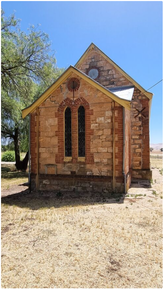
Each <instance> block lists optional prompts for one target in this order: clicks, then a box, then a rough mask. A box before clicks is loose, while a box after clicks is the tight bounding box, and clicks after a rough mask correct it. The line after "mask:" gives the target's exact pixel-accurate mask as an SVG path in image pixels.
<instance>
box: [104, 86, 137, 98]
mask: <svg viewBox="0 0 163 289" xmlns="http://www.w3.org/2000/svg"><path fill="white" fill-rule="evenodd" d="M107 89H108V90H109V91H110V92H112V93H114V94H115V95H116V96H118V97H119V98H121V99H124V100H128V101H131V100H132V96H133V93H134V86H118V87H107Z"/></svg>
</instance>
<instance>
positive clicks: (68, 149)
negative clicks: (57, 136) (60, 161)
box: [65, 107, 72, 157]
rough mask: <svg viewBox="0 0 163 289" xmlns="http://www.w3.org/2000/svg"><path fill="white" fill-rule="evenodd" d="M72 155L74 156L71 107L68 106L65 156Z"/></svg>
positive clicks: (66, 111) (66, 112)
mask: <svg viewBox="0 0 163 289" xmlns="http://www.w3.org/2000/svg"><path fill="white" fill-rule="evenodd" d="M71 156H72V143H71V109H70V108H69V107H67V108H66V110H65V157H71Z"/></svg>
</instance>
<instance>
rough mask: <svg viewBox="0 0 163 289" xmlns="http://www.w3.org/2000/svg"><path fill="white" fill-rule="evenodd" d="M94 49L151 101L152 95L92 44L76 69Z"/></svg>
mask: <svg viewBox="0 0 163 289" xmlns="http://www.w3.org/2000/svg"><path fill="white" fill-rule="evenodd" d="M94 48H95V49H96V50H98V51H99V53H100V54H101V55H102V56H103V57H104V58H105V59H106V60H107V61H108V62H109V63H110V64H111V65H112V66H113V67H115V69H117V70H118V71H119V72H120V73H121V74H122V75H123V76H124V77H125V78H126V79H128V81H130V82H131V83H132V84H133V85H134V86H135V87H137V88H138V89H139V90H140V91H141V92H143V93H144V94H145V95H146V97H147V98H149V99H150V100H151V99H152V96H153V94H152V93H151V92H148V91H146V90H145V89H144V88H143V87H142V86H141V85H140V84H138V83H137V82H136V81H135V80H134V79H133V78H132V77H131V76H129V75H128V74H127V73H126V72H125V71H124V70H123V69H122V68H120V67H119V66H118V65H117V64H116V63H115V62H114V61H113V60H111V59H110V58H109V57H108V56H107V55H106V54H105V53H104V52H102V51H101V50H100V49H99V48H98V47H97V46H96V45H95V44H94V43H91V44H90V46H89V47H88V48H87V50H86V51H85V52H84V53H83V55H82V56H81V57H80V59H79V60H78V62H77V63H76V64H75V67H78V65H79V64H81V62H82V61H83V60H84V59H85V57H86V56H87V55H88V53H89V52H90V51H91V50H92V49H94Z"/></svg>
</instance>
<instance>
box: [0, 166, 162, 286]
mask: <svg viewBox="0 0 163 289" xmlns="http://www.w3.org/2000/svg"><path fill="white" fill-rule="evenodd" d="M155 180H156V181H155ZM1 212H2V242H1V245H2V252H1V253H2V259H1V267H2V271H1V276H2V284H1V285H2V287H4V288H9V287H11V288H52V287H53V288H54V287H59V288H76V287H78V288H79V287H80V288H81V287H82V288H83V287H84V288H92V287H94V288H122V287H123V288H124V287H125V288H149V287H151V288H162V255H161V251H162V242H161V238H162V177H161V175H160V173H159V169H154V170H153V184H152V187H151V188H147V187H144V188H140V187H136V186H135V187H133V188H131V189H130V190H129V192H128V195H127V196H126V197H125V199H124V200H123V198H121V199H120V198H117V199H109V198H108V197H107V196H104V195H94V196H91V195H90V196H88V195H86V194H84V193H83V195H81V194H80V195H76V194H75V193H74V194H71V196H70V195H68V194H64V195H61V194H56V195H53V196H50V195H48V194H46V193H44V194H42V195H41V196H39V195H37V194H36V193H35V194H34V193H33V194H31V195H30V194H27V193H26V192H24V193H23V194H19V195H17V196H16V195H15V196H8V197H6V198H3V199H2V210H1Z"/></svg>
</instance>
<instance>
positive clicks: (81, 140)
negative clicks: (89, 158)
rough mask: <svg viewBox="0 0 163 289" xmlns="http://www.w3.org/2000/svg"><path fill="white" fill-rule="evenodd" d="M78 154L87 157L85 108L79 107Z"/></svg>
mask: <svg viewBox="0 0 163 289" xmlns="http://www.w3.org/2000/svg"><path fill="white" fill-rule="evenodd" d="M78 156H79V157H85V109H84V107H83V106H80V107H79V109H78Z"/></svg>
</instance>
